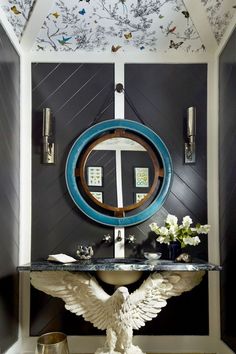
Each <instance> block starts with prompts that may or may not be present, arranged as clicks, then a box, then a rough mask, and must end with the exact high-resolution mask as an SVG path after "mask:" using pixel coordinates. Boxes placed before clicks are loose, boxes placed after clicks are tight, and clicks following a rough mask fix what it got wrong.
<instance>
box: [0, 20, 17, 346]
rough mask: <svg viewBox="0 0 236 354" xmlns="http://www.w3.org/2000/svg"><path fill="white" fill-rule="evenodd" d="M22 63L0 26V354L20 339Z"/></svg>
mask: <svg viewBox="0 0 236 354" xmlns="http://www.w3.org/2000/svg"><path fill="white" fill-rule="evenodd" d="M19 99H20V60H19V56H18V54H17V53H16V52H15V50H14V48H13V46H12V44H11V43H10V40H9V39H8V37H7V35H6V33H5V32H4V30H3V28H2V27H1V26H0V161H1V168H0V186H1V188H0V210H1V212H0V224H1V233H0V242H1V247H0V289H1V290H0V352H5V351H6V350H7V349H8V348H9V347H11V346H12V345H13V344H14V342H15V341H16V340H17V337H18V301H19V296H18V274H17V271H16V267H17V265H18V253H19V173H20V154H19V147H20V106H19Z"/></svg>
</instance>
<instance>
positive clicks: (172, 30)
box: [167, 26, 176, 34]
mask: <svg viewBox="0 0 236 354" xmlns="http://www.w3.org/2000/svg"><path fill="white" fill-rule="evenodd" d="M175 30H176V26H174V27H172V28H169V29H168V30H167V34H169V33H173V32H174V31H175Z"/></svg>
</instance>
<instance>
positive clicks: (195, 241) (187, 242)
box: [183, 236, 201, 246]
mask: <svg viewBox="0 0 236 354" xmlns="http://www.w3.org/2000/svg"><path fill="white" fill-rule="evenodd" d="M200 242H201V241H200V238H199V237H198V236H194V237H190V236H188V237H185V238H184V239H183V243H184V244H185V245H191V246H196V245H198V244H199V243H200Z"/></svg>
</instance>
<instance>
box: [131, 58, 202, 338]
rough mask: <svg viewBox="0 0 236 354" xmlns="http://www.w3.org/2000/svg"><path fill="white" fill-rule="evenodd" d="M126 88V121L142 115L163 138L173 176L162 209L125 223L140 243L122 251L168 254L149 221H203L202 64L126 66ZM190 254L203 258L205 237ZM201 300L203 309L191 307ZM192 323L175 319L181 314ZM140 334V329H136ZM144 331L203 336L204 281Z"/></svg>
mask: <svg viewBox="0 0 236 354" xmlns="http://www.w3.org/2000/svg"><path fill="white" fill-rule="evenodd" d="M125 88H126V93H127V95H128V96H129V98H130V101H131V107H132V106H134V107H135V110H136V112H137V113H138V116H139V117H137V114H135V113H134V112H133V110H132V109H131V107H130V104H128V102H126V113H125V116H126V118H127V119H132V120H137V121H139V119H140V118H141V119H142V120H143V121H144V122H145V124H146V125H147V126H148V127H150V128H151V129H153V130H154V131H155V132H156V133H157V134H158V135H159V136H160V137H161V138H162V139H163V141H164V142H165V144H166V145H167V148H168V149H169V152H170V155H171V157H172V161H173V169H174V179H173V185H172V188H171V192H170V194H169V196H168V198H167V200H166V202H165V203H164V205H163V208H162V209H161V210H160V212H158V213H157V214H156V215H154V216H153V217H152V218H151V219H149V220H147V221H146V222H144V223H142V224H140V225H138V226H134V227H129V228H127V230H126V233H127V234H134V235H135V237H136V238H137V240H138V242H139V245H138V247H136V249H132V248H130V249H127V251H126V254H127V255H131V254H132V255H135V256H140V255H142V253H143V251H144V250H145V249H147V250H148V249H153V248H154V249H156V248H157V249H159V250H161V251H162V252H163V254H164V257H165V256H167V253H166V251H167V249H166V246H164V247H161V246H160V245H157V244H156V242H155V238H156V237H155V234H153V233H151V232H150V228H149V226H148V225H149V224H150V223H151V222H158V223H160V224H161V223H163V220H164V218H165V217H166V215H167V213H171V214H175V215H176V216H177V217H178V218H179V220H181V219H182V218H183V216H185V215H190V216H191V218H192V219H193V221H194V223H197V222H200V223H206V222H207V189H206V188H207V186H206V183H207V174H206V162H207V149H206V122H207V119H206V108H207V65H205V64H184V65H180V64H174V65H173V64H171V65H168V64H135V65H134V64H128V65H126V69H125ZM189 106H196V109H197V137H196V146H197V162H196V164H194V165H185V164H184V162H183V161H184V158H183V151H184V148H183V144H184V141H185V128H186V127H185V122H186V109H187V107H189ZM189 252H190V253H191V254H192V255H194V256H197V257H199V258H203V259H207V237H206V236H203V237H202V243H201V244H200V245H199V246H198V247H191V248H189ZM196 303H200V304H201V308H202V310H201V311H199V308H198V307H197V306H196ZM188 316H191V319H194V320H191V321H187V322H186V321H184V320H182V321H181V322H180V318H181V319H184V318H188ZM139 333H141V332H139ZM142 333H143V334H207V333H208V286H207V281H206V279H205V280H204V282H202V283H201V285H200V286H199V287H196V288H195V289H194V290H193V291H191V292H189V293H186V294H185V295H184V296H180V297H179V298H175V299H171V301H169V304H168V306H167V307H166V308H165V309H164V310H163V311H162V312H161V314H160V315H159V316H158V317H157V318H156V319H155V320H154V321H152V324H150V325H149V324H148V326H145V327H144V329H142Z"/></svg>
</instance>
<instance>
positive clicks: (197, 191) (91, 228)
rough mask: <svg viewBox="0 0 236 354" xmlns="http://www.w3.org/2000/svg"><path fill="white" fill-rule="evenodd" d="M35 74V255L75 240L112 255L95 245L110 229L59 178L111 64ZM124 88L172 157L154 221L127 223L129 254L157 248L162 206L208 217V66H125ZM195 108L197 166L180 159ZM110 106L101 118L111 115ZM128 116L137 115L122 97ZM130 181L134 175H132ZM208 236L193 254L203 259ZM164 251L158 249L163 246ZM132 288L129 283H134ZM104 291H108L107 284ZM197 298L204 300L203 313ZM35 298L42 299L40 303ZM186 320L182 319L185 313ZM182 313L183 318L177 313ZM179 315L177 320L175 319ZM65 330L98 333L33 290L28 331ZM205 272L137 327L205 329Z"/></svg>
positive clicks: (49, 68)
mask: <svg viewBox="0 0 236 354" xmlns="http://www.w3.org/2000/svg"><path fill="white" fill-rule="evenodd" d="M32 74H33V131H32V135H33V171H32V174H33V201H32V202H33V210H32V259H33V260H36V259H39V258H45V257H47V255H48V254H49V253H58V252H65V253H69V254H74V252H75V249H76V246H77V244H79V243H94V244H95V243H97V248H96V254H95V256H98V257H99V256H101V257H105V256H112V247H110V248H107V247H105V246H104V245H101V244H99V242H100V240H101V237H102V236H103V234H104V233H108V232H110V233H112V229H109V228H106V227H103V226H101V225H99V224H96V223H93V222H91V221H90V220H88V219H87V218H86V217H85V216H83V215H82V214H81V213H80V212H79V211H78V210H77V209H76V208H75V207H74V205H73V202H72V201H71V200H70V198H69V196H68V193H67V190H66V186H65V180H64V168H65V161H66V156H67V154H68V151H69V147H70V146H71V144H72V142H73V140H74V139H75V138H76V137H77V136H78V135H79V134H80V133H81V132H82V131H83V130H84V129H86V128H87V127H88V125H89V124H90V123H91V122H92V121H93V119H94V117H95V116H96V114H97V113H98V111H99V109H100V107H101V106H102V104H103V102H104V101H105V99H106V97H107V96H108V95H109V92H110V90H111V89H113V87H114V83H113V66H112V65H105V64H104V65H100V64H89V65H87V64H34V65H33V67H32ZM125 76H126V83H125V87H126V92H127V93H128V95H129V96H130V98H131V99H132V101H133V103H134V106H135V107H136V109H137V110H138V112H140V114H141V115H142V117H143V119H144V120H145V122H146V124H147V126H150V127H151V128H153V129H154V130H155V131H156V132H157V133H158V134H159V135H160V136H161V138H162V139H163V140H164V142H165V143H166V144H167V146H168V148H169V150H170V153H171V155H172V159H173V164H174V171H175V176H174V182H173V186H172V190H171V194H170V196H169V198H168V199H167V201H166V203H165V205H164V207H163V208H162V210H161V211H160V212H159V213H158V214H157V215H156V216H155V217H153V218H152V219H151V220H148V221H147V222H145V223H143V224H139V225H137V226H134V227H130V228H127V230H126V234H127V235H128V234H134V235H135V237H136V238H137V241H138V246H137V247H136V248H134V249H133V248H127V255H138V256H140V255H141V254H142V252H143V249H145V248H150V247H156V243H155V237H154V235H152V234H151V233H150V231H149V227H148V225H149V223H150V222H151V221H157V220H160V221H163V218H164V217H165V216H166V214H167V211H168V212H170V213H173V214H177V216H178V217H179V218H181V217H183V216H184V215H190V216H191V217H192V218H193V220H194V222H201V223H205V222H206V221H207V220H206V218H207V200H206V97H207V96H206V92H207V67H206V65H127V66H126V72H125ZM190 105H195V106H196V107H197V112H198V136H197V153H198V160H197V163H196V165H194V166H185V165H184V164H183V143H184V135H183V131H184V129H183V128H184V118H185V115H186V108H187V107H188V106H190ZM46 106H48V107H51V108H52V109H53V112H54V116H55V119H56V140H57V146H58V153H57V164H56V165H55V166H45V165H42V164H40V142H41V138H40V132H41V124H42V114H41V110H42V108H43V107H46ZM112 108H113V107H110V108H108V110H107V111H106V112H105V114H104V115H103V117H102V120H104V119H111V118H113V109H112ZM126 118H128V119H133V120H138V119H137V116H136V115H135V114H134V113H133V112H132V110H131V109H130V108H129V106H128V105H127V104H126ZM132 182H133V181H132ZM206 240H207V238H206V237H205V242H204V240H203V243H202V244H201V246H198V247H196V249H194V248H193V249H191V252H192V253H195V254H196V255H198V256H201V257H203V258H206V255H207V242H206ZM165 251H166V250H164V249H163V252H165ZM132 289H133V287H132V286H131V287H130V290H132ZM107 291H113V289H112V288H110V287H107ZM196 303H201V312H200V311H199V309H198V307H197V306H196ZM39 304H40V306H39ZM189 316H190V321H185V318H189ZM181 319H183V320H181ZM180 321H181V322H180ZM50 330H63V331H65V332H66V333H67V334H78V335H83V334H87V335H90V334H96V333H101V332H98V331H97V330H96V329H94V328H93V327H92V325H90V324H89V323H87V322H85V321H83V320H82V319H80V318H79V317H76V316H75V315H73V314H71V313H69V312H68V311H65V310H64V304H63V302H62V301H61V300H58V299H54V298H51V297H49V296H46V295H44V294H42V293H41V292H39V291H37V290H35V289H32V297H31V334H32V335H38V334H40V333H43V332H46V331H50ZM207 333H208V294H207V278H205V279H204V281H203V283H202V284H201V285H200V286H198V287H197V288H196V289H194V290H193V291H192V292H189V293H186V294H184V295H182V296H181V297H179V298H176V299H171V300H170V301H169V303H168V306H167V307H166V308H165V309H164V310H163V311H162V312H161V314H160V315H159V316H158V318H157V319H156V320H154V321H152V322H150V323H148V324H147V326H146V327H144V329H142V330H141V331H139V334H173V335H175V334H176V335H178V334H179V335H185V334H186V335H187V334H196V335H198V334H199V335H201V334H203V335H204V334H207Z"/></svg>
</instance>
